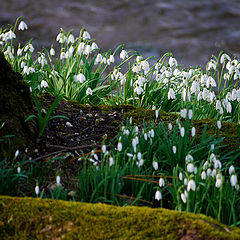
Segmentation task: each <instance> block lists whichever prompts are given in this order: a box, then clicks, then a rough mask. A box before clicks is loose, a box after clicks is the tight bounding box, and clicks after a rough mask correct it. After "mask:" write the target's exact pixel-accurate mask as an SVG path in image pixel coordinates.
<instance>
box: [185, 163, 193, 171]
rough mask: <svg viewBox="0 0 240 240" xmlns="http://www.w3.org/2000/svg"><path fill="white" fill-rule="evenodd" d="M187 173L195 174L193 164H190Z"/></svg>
mask: <svg viewBox="0 0 240 240" xmlns="http://www.w3.org/2000/svg"><path fill="white" fill-rule="evenodd" d="M187 171H188V172H190V173H192V172H194V165H193V164H192V163H189V164H188V165H187Z"/></svg>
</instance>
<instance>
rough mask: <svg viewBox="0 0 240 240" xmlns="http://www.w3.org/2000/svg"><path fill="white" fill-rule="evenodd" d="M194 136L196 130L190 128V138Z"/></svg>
mask: <svg viewBox="0 0 240 240" xmlns="http://www.w3.org/2000/svg"><path fill="white" fill-rule="evenodd" d="M195 135H196V128H195V127H192V129H191V136H192V137H194V136H195Z"/></svg>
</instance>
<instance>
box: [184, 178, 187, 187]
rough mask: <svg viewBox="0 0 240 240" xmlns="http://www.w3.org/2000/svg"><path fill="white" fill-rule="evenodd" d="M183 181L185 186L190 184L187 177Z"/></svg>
mask: <svg viewBox="0 0 240 240" xmlns="http://www.w3.org/2000/svg"><path fill="white" fill-rule="evenodd" d="M183 183H184V185H185V186H187V185H188V180H187V178H184V180H183Z"/></svg>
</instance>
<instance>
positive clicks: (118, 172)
mask: <svg viewBox="0 0 240 240" xmlns="http://www.w3.org/2000/svg"><path fill="white" fill-rule="evenodd" d="M27 29H28V26H27V24H26V23H25V22H24V21H22V18H19V19H18V20H17V21H16V24H15V26H12V27H10V28H8V29H1V30H0V50H1V51H3V52H4V55H5V57H6V58H7V60H8V61H9V62H10V63H11V65H12V67H13V69H14V70H15V71H18V72H20V73H22V75H23V76H24V80H25V81H26V82H28V83H29V86H30V90H31V92H32V95H34V96H36V95H40V94H42V93H44V92H50V93H52V94H54V95H56V96H60V95H62V96H64V98H65V99H67V100H77V101H78V102H79V103H84V104H107V105H120V104H132V105H135V106H137V107H144V108H146V109H153V110H154V111H155V121H152V122H150V123H143V124H142V125H141V126H137V125H134V124H133V123H132V119H129V120H128V122H127V125H126V126H124V125H122V127H121V130H120V132H119V134H118V136H117V137H116V138H115V139H114V140H113V142H112V143H110V145H109V146H108V147H106V145H105V144H104V142H103V143H102V149H101V153H99V152H98V154H97V153H96V152H95V151H94V150H93V151H92V154H90V155H88V156H87V157H79V161H84V162H85V163H86V164H85V167H84V168H83V169H81V171H80V173H79V176H78V188H77V189H66V188H64V184H62V183H61V180H62V179H64V176H61V174H59V173H58V174H57V177H56V185H55V187H56V188H55V190H53V192H52V197H53V198H58V199H65V198H67V195H68V193H71V195H72V196H73V199H77V200H80V201H88V202H98V201H103V202H108V203H114V204H119V205H126V204H132V205H137V204H148V205H151V204H152V203H153V202H154V201H157V203H158V204H159V206H162V207H164V206H166V207H169V206H170V208H173V209H178V210H182V211H183V210H185V211H189V212H195V213H205V214H207V215H210V216H212V217H214V218H217V219H219V220H220V221H222V222H224V223H226V224H233V225H236V226H237V225H239V224H240V208H239V205H240V195H239V183H238V178H237V172H238V171H239V169H238V168H236V167H234V164H235V163H236V159H238V158H239V156H240V152H239V149H236V150H235V151H232V152H231V153H224V152H222V151H221V149H222V147H221V142H222V140H223V139H217V138H215V137H214V136H211V137H208V136H207V134H206V131H204V132H203V134H202V137H201V140H200V141H196V128H195V127H196V126H193V123H192V119H205V118H212V119H215V120H216V125H217V127H218V128H219V129H221V122H222V121H230V122H234V123H236V124H239V122H240V116H239V114H240V61H239V60H238V59H236V58H234V59H231V58H230V56H229V55H227V54H226V53H224V52H221V53H220V54H219V56H218V57H215V56H213V57H212V58H211V59H210V61H209V62H208V63H207V65H206V69H203V68H201V67H196V68H194V67H190V68H189V69H185V68H182V67H181V66H180V65H179V64H178V62H177V60H176V59H175V58H174V56H173V55H172V54H171V53H166V54H164V55H163V56H162V58H161V59H158V60H156V59H155V58H154V57H149V58H147V59H145V58H144V57H143V56H141V55H140V54H138V53H137V52H135V51H127V50H126V49H125V46H124V45H121V46H118V47H117V48H116V49H115V50H114V51H111V50H108V51H106V52H101V50H100V48H99V47H98V45H97V43H96V41H95V39H92V38H91V36H90V34H89V33H88V32H87V31H86V29H81V31H80V34H79V36H74V35H73V33H72V32H71V31H70V32H65V31H64V30H63V29H61V31H60V33H59V34H58V35H57V37H56V41H57V42H58V43H57V44H60V53H59V55H58V56H56V55H57V54H56V51H55V49H54V46H53V45H52V47H51V48H50V49H49V50H47V49H43V50H42V52H39V53H34V44H33V42H32V40H30V41H29V42H27V43H26V44H25V45H21V44H20V43H19V44H18V45H17V44H16V39H17V38H16V35H17V32H18V31H22V30H27ZM116 63H118V64H116ZM123 71H125V72H123ZM161 110H164V111H166V112H168V113H170V112H171V113H177V114H178V119H177V121H176V122H174V123H171V122H169V123H168V124H167V125H166V123H162V124H157V123H156V121H157V119H158V117H159V113H160V111H161ZM67 123H68V125H69V127H71V119H70V120H69V122H67ZM206 128H207V126H206ZM205 130H206V129H205ZM220 153H221V154H223V155H222V156H221V155H220ZM26 159H27V157H26V156H24V158H23V160H22V161H20V160H19V151H17V152H16V154H15V156H14V158H13V163H14V164H15V165H14V164H13V165H11V166H12V167H14V168H15V170H14V171H15V172H14V171H10V172H11V174H15V175H14V176H15V177H16V176H18V177H22V178H23V179H24V178H25V177H26V176H27V177H28V178H29V177H30V175H31V174H33V173H29V172H28V173H26V172H24V161H25V160H26ZM8 167H9V165H8V166H7V167H5V168H3V170H1V171H4V169H5V170H6V169H7V168H8ZM6 171H7V170H6ZM43 173H44V174H47V173H46V171H45V172H44V171H43ZM9 174H10V173H9ZM31 176H32V175H31ZM15 179H17V178H15ZM34 180H35V181H36V184H35V193H34V191H33V193H34V194H35V195H36V196H37V197H43V198H44V197H47V196H45V195H44V189H43V187H42V186H41V178H38V179H34ZM9 181H10V180H9ZM0 189H1V186H0ZM2 189H3V188H2ZM2 191H3V190H2ZM129 196H130V197H129Z"/></svg>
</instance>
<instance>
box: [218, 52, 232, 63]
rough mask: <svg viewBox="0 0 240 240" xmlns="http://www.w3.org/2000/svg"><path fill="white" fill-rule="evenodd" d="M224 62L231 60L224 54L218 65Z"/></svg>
mask: <svg viewBox="0 0 240 240" xmlns="http://www.w3.org/2000/svg"><path fill="white" fill-rule="evenodd" d="M226 60H228V61H231V58H230V57H229V56H228V55H227V54H226V53H223V54H222V56H221V58H220V63H221V64H223V62H225V61H226Z"/></svg>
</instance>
